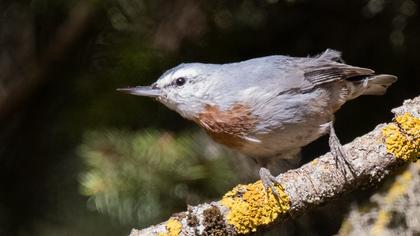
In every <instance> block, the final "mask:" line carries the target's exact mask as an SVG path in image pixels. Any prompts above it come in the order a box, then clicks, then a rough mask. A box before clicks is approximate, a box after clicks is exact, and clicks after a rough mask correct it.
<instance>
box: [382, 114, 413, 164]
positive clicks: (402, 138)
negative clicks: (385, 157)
mask: <svg viewBox="0 0 420 236" xmlns="http://www.w3.org/2000/svg"><path fill="white" fill-rule="evenodd" d="M382 134H383V136H384V138H385V143H386V149H387V152H388V153H392V154H394V156H395V157H397V158H399V159H402V160H404V161H416V160H417V159H418V158H419V156H420V119H419V118H417V117H414V116H412V115H410V114H409V113H405V114H404V115H401V116H397V117H396V118H395V122H394V123H391V124H389V125H387V126H386V127H385V128H384V129H383V130H382Z"/></svg>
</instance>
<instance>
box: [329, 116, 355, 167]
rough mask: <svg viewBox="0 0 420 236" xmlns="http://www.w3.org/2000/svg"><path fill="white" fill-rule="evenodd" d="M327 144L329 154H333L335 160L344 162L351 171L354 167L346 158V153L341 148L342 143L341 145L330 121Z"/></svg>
mask: <svg viewBox="0 0 420 236" xmlns="http://www.w3.org/2000/svg"><path fill="white" fill-rule="evenodd" d="M328 144H329V146H330V150H331V154H332V155H333V156H334V158H336V161H339V162H340V163H342V164H345V165H346V166H347V167H348V168H349V169H350V171H351V172H353V170H354V168H353V166H352V164H351V163H350V162H349V159H348V158H347V154H346V151H345V150H344V148H343V145H341V143H340V140H339V139H338V137H337V135H336V134H335V130H334V127H333V124H332V123H330V137H329V139H328Z"/></svg>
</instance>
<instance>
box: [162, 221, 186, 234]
mask: <svg viewBox="0 0 420 236" xmlns="http://www.w3.org/2000/svg"><path fill="white" fill-rule="evenodd" d="M181 229H182V224H181V222H179V221H178V220H176V219H174V218H170V219H169V220H168V222H166V230H167V231H168V234H167V235H168V236H178V235H179V234H180V233H181Z"/></svg>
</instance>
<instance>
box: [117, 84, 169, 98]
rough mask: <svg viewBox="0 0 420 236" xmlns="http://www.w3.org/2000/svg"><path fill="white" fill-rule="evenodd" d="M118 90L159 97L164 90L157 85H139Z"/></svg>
mask: <svg viewBox="0 0 420 236" xmlns="http://www.w3.org/2000/svg"><path fill="white" fill-rule="evenodd" d="M117 91H119V92H123V93H129V94H133V95H137V96H144V97H152V98H155V97H159V96H160V95H162V91H161V90H160V89H159V88H156V86H137V87H132V88H119V89H117Z"/></svg>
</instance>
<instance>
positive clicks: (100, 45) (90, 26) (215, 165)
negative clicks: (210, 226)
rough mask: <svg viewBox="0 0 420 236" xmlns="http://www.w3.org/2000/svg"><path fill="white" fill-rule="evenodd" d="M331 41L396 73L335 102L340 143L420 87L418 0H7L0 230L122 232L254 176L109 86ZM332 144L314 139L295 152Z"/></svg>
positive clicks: (194, 133)
mask: <svg viewBox="0 0 420 236" xmlns="http://www.w3.org/2000/svg"><path fill="white" fill-rule="evenodd" d="M326 48H333V49H337V50H339V51H342V52H343V57H344V60H345V61H346V62H347V63H349V64H353V65H357V66H362V67H368V68H372V69H374V70H376V71H378V72H381V73H389V74H395V75H397V76H398V77H399V78H400V80H399V81H398V82H397V83H396V84H394V85H393V86H392V87H391V88H390V89H389V90H388V92H387V94H386V95H385V96H382V97H369V96H367V97H361V98H359V99H357V100H355V101H352V102H350V103H348V104H346V105H345V106H344V107H343V108H342V109H341V110H340V111H339V112H338V114H337V121H336V130H337V133H338V135H339V137H340V138H341V141H342V142H343V143H346V142H349V141H351V140H352V139H354V138H355V137H357V136H359V135H362V134H364V133H366V132H367V131H369V130H371V129H373V128H374V127H375V125H376V124H378V123H381V122H385V121H388V120H389V119H391V118H392V115H391V113H390V109H391V108H393V107H395V106H398V105H399V104H401V103H402V101H403V100H404V99H407V98H411V97H414V96H416V95H419V93H420V61H419V56H418V52H419V51H420V17H419V13H418V3H417V1H413V0H395V1H388V0H367V1H366V0H363V1H361V0H353V1H337V0H335V1H333V0H328V1H309V0H286V1H285V0H260V1H257V0H237V1H221V0H201V1H196V0H173V1H169V0H114V1H113V0H89V1H86V0H80V1H77V0H59V1H57V0H33V1H16V0H9V1H8V0H2V1H1V2H0V120H1V122H0V126H1V128H0V140H1V145H0V235H93V234H98V235H126V234H128V232H129V231H130V229H131V228H132V227H137V228H141V227H145V226H147V225H149V224H154V223H158V222H160V221H162V220H164V219H167V218H168V217H169V216H170V215H171V213H173V212H176V211H181V210H185V209H186V206H187V204H197V203H200V202H204V201H210V200H211V199H215V198H217V197H220V196H221V195H222V194H223V193H224V192H225V191H226V190H228V189H229V188H231V187H232V186H234V185H235V184H236V183H239V182H244V181H251V180H252V177H250V176H249V175H248V172H249V166H246V165H244V166H238V165H237V164H236V163H238V158H240V157H237V156H236V154H234V153H232V152H230V151H228V150H225V149H223V148H222V147H220V146H218V145H215V144H214V143H212V142H211V141H209V140H208V138H206V136H205V135H203V134H202V133H201V132H200V131H199V130H198V128H197V127H196V126H195V125H194V124H192V123H191V122H188V121H186V120H184V119H182V118H181V117H180V116H179V115H177V114H176V113H175V112H172V111H170V110H168V109H167V108H165V107H164V106H162V105H160V104H158V103H156V102H154V101H152V100H150V99H145V98H140V97H135V96H127V95H124V94H120V93H117V92H116V91H115V89H116V88H119V87H125V86H132V85H146V84H149V83H151V82H153V81H155V80H156V79H157V78H158V77H159V76H160V74H161V73H163V72H164V71H165V70H167V69H169V68H171V67H173V66H175V65H177V64H179V63H183V62H195V61H200V62H208V63H226V62H233V61H238V60H244V59H249V58H253V57H259V56H266V55H273V54H285V55H293V56H307V55H315V54H318V53H320V52H322V51H324V50H325V49H326ZM327 150H328V146H327V142H326V138H321V139H320V140H318V141H316V142H315V143H313V144H311V145H310V146H309V147H307V148H306V149H305V150H304V155H303V159H304V160H305V161H308V160H310V159H311V158H313V157H314V156H316V155H318V154H321V153H323V152H325V151H327ZM228 156H229V157H228ZM366 194H369V193H366V192H362V193H359V194H356V195H355V196H353V198H351V199H346V201H348V202H350V201H352V200H360V199H362V198H363V196H364V195H366ZM332 206H333V205H332ZM330 207H331V206H330ZM345 209H346V208H345V207H343V206H342V205H341V206H340V210H341V211H337V212H338V213H337V212H336V213H335V215H333V216H332V215H331V214H330V215H328V214H325V213H322V212H317V215H316V214H315V213H313V214H315V215H316V217H312V218H310V217H311V216H310V215H309V216H305V217H303V219H300V222H301V223H299V222H298V223H295V226H294V227H293V230H290V229H289V230H288V231H287V233H288V234H290V235H305V234H308V233H309V234H312V235H329V234H333V233H336V232H337V231H338V229H339V227H340V224H341V220H342V217H343V214H344V213H345ZM330 212H331V209H330ZM302 222H303V223H302ZM308 225H311V226H308Z"/></svg>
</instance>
